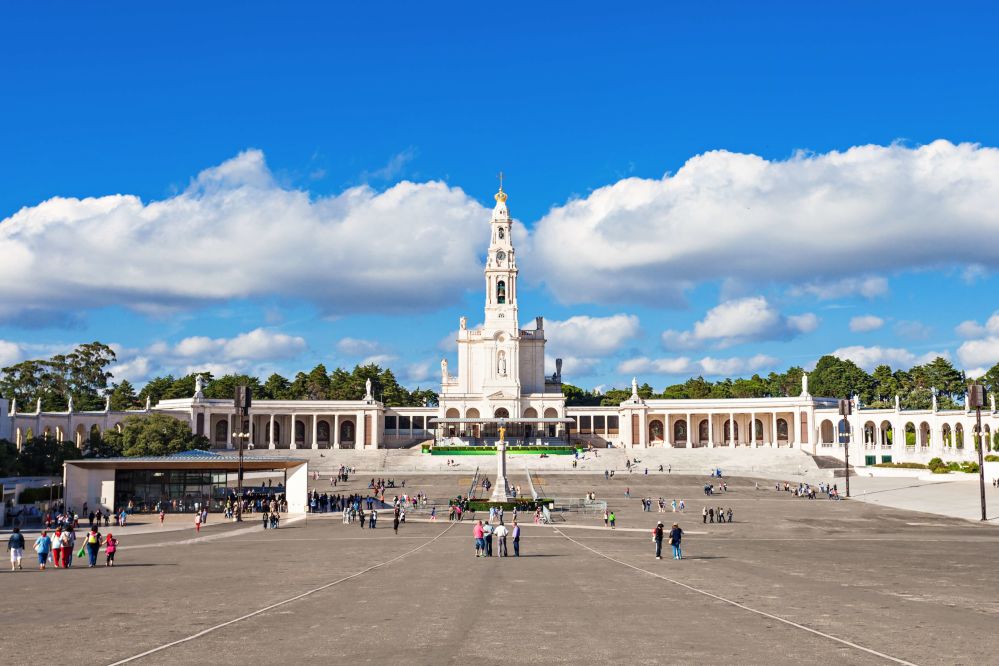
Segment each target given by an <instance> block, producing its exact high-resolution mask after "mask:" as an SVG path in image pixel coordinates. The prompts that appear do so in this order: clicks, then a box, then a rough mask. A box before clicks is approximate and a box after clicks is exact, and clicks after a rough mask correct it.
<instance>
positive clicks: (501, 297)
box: [496, 280, 506, 305]
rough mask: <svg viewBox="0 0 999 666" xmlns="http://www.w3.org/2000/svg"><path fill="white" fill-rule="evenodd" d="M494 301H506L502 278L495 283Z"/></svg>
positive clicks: (501, 303)
mask: <svg viewBox="0 0 999 666" xmlns="http://www.w3.org/2000/svg"><path fill="white" fill-rule="evenodd" d="M496 302H497V303H499V304H500V305H503V304H504V303H506V281H504V280H500V281H499V282H497V283H496Z"/></svg>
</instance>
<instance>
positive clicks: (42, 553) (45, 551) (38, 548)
mask: <svg viewBox="0 0 999 666" xmlns="http://www.w3.org/2000/svg"><path fill="white" fill-rule="evenodd" d="M35 552H36V553H38V570H39V571H45V565H46V563H48V561H49V555H50V554H51V553H52V539H51V538H49V533H48V531H47V530H42V533H41V534H40V535H38V538H37V539H35Z"/></svg>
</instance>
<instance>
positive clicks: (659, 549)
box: [652, 520, 663, 560]
mask: <svg viewBox="0 0 999 666" xmlns="http://www.w3.org/2000/svg"><path fill="white" fill-rule="evenodd" d="M652 541H653V543H655V544H656V559H657V560H661V559H663V521H661V520H660V521H659V523H658V524H657V525H656V526H655V529H653V530H652Z"/></svg>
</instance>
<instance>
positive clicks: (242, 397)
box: [234, 386, 294, 523]
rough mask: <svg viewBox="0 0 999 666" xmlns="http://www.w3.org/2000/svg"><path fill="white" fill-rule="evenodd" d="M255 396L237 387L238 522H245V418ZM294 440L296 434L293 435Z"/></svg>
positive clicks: (247, 436)
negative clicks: (238, 431)
mask: <svg viewBox="0 0 999 666" xmlns="http://www.w3.org/2000/svg"><path fill="white" fill-rule="evenodd" d="M252 400H253V394H252V392H251V391H250V387H249V386H237V387H236V395H235V399H234V404H235V407H236V420H237V421H239V429H240V433H239V434H238V435H237V436H236V438H237V439H238V440H239V474H238V477H237V479H236V522H237V523H241V522H243V440H244V439H249V437H250V433H249V432H242V430H243V417H244V416H247V415H249V413H250V403H251V402H252ZM292 438H294V432H293V433H292Z"/></svg>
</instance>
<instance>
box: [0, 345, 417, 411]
mask: <svg viewBox="0 0 999 666" xmlns="http://www.w3.org/2000/svg"><path fill="white" fill-rule="evenodd" d="M115 361H117V357H116V355H115V353H114V350H113V349H111V348H110V347H109V346H107V345H105V344H102V343H100V342H91V343H88V344H84V345H80V346H78V347H77V348H76V349H75V350H73V352H72V353H69V354H57V355H55V356H53V357H52V358H49V359H39V360H31V361H22V362H20V363H17V364H15V365H12V366H9V367H6V368H3V369H0V396H2V397H4V398H7V399H9V400H16V401H17V405H18V409H19V410H21V411H34V408H35V403H36V401H37V400H38V399H39V398H40V399H41V401H42V411H46V412H57V411H65V410H66V409H67V408H68V406H69V400H70V398H72V400H73V408H74V409H75V410H77V411H91V410H100V409H103V408H104V403H105V399H106V398H107V397H110V400H111V409H113V410H125V409H138V408H141V407H143V406H145V404H146V399H147V398H148V399H149V400H150V401H151V402H152V404H154V405H155V404H156V403H157V402H159V401H160V400H167V399H171V398H190V397H191V396H193V395H194V390H195V378H196V377H197V376H198V375H201V376H202V377H203V378H204V380H205V397H206V398H232V397H233V393H234V390H235V387H236V386H237V385H239V384H246V385H248V386H250V387H252V389H253V395H254V396H255V397H256V398H257V399H261V400H361V399H362V398H364V393H365V382H366V381H367V380H368V379H370V380H371V385H372V393H373V394H374V396H375V398H376V399H377V400H380V401H382V402H384V403H385V404H386V405H390V406H393V407H397V406H415V405H430V406H435V405H437V393H436V392H435V391H433V390H431V389H423V388H419V387H417V388H416V389H415V390H412V391H410V390H408V389H407V388H406V387H405V386H402V385H400V384H399V382H398V381H397V380H396V378H395V374H394V373H393V372H392V371H391V370H389V369H388V368H381V367H380V366H378V365H376V364H374V363H370V364H367V365H357V366H355V367H354V369H353V370H350V371H348V370H344V369H342V368H336V369H335V370H333V371H332V372H329V371H327V369H326V366H324V365H322V364H319V365H317V366H316V367H314V368H313V369H312V370H310V371H309V372H299V373H297V374H296V375H295V376H294V377H293V378H292V379H288V378H285V377H282V376H281V375H279V374H272V375H271V376H270V377H268V378H267V379H266V380H264V381H261V380H260V379H259V378H257V377H252V376H249V375H223V376H220V377H214V376H212V373H210V372H195V373H191V374H189V375H184V376H182V377H174V376H173V375H166V376H165V377H154V378H153V379H151V380H150V381H149V382H148V383H147V384H146V385H145V386H144V387H143V388H142V390H140V391H138V392H137V391H136V390H135V387H134V386H133V385H132V384H131V382H129V381H128V380H124V379H123V380H121V381H119V382H114V381H113V379H114V376H113V375H112V373H111V371H110V367H111V365H112V364H114V363H115Z"/></svg>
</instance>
